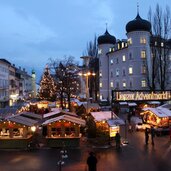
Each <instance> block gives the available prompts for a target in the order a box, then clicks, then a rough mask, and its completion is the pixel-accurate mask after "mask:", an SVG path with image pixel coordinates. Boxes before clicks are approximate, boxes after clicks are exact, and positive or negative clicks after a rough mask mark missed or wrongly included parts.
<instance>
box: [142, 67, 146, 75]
mask: <svg viewBox="0 0 171 171" xmlns="http://www.w3.org/2000/svg"><path fill="white" fill-rule="evenodd" d="M141 73H142V74H146V66H145V65H143V66H142V67H141Z"/></svg>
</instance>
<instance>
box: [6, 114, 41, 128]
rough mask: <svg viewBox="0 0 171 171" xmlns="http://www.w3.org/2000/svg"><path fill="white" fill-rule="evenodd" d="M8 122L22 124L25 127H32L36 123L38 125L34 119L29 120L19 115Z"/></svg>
mask: <svg viewBox="0 0 171 171" xmlns="http://www.w3.org/2000/svg"><path fill="white" fill-rule="evenodd" d="M8 120H9V121H13V122H16V123H18V124H22V125H27V126H33V125H35V124H36V123H38V121H36V120H34V119H30V118H27V117H23V116H21V115H15V116H13V117H10V118H8Z"/></svg>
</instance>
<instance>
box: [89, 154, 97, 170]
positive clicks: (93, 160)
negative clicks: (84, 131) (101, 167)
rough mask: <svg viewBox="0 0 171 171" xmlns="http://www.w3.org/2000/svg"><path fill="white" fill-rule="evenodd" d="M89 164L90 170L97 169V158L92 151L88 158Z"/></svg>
mask: <svg viewBox="0 0 171 171" xmlns="http://www.w3.org/2000/svg"><path fill="white" fill-rule="evenodd" d="M87 165H88V171H96V165H97V158H96V156H95V154H94V152H92V151H91V152H90V153H89V157H88V158H87Z"/></svg>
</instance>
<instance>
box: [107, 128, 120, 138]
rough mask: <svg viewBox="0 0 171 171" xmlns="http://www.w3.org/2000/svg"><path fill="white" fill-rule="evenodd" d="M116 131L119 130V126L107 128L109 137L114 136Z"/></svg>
mask: <svg viewBox="0 0 171 171" xmlns="http://www.w3.org/2000/svg"><path fill="white" fill-rule="evenodd" d="M117 132H119V126H112V127H110V130H109V133H110V137H115V136H116V133H117Z"/></svg>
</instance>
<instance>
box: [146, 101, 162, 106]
mask: <svg viewBox="0 0 171 171" xmlns="http://www.w3.org/2000/svg"><path fill="white" fill-rule="evenodd" d="M148 104H156V105H159V104H160V102H159V101H149V102H148Z"/></svg>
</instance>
